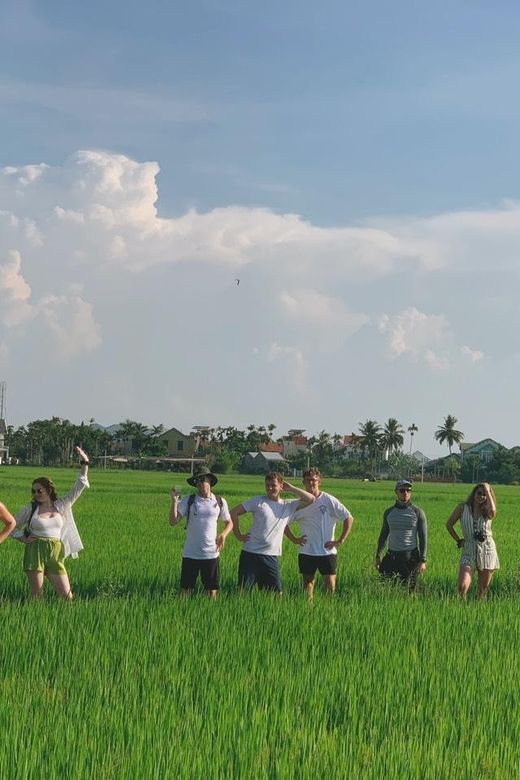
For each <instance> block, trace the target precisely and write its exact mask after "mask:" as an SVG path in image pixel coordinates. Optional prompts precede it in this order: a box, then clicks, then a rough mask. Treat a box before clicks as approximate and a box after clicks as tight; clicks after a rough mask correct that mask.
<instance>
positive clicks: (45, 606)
mask: <svg viewBox="0 0 520 780" xmlns="http://www.w3.org/2000/svg"><path fill="white" fill-rule="evenodd" d="M38 475H39V471H38V472H37V471H35V470H31V469H28V468H27V469H22V468H20V469H14V468H4V469H3V470H1V471H0V486H1V491H0V499H1V500H3V501H4V502H5V503H6V504H8V506H9V507H10V508H11V509H15V508H17V507H18V506H20V505H22V504H23V503H25V502H26V501H27V500H28V488H29V487H30V483H31V480H32V479H33V478H34V477H35V476H38ZM51 476H53V478H55V481H56V482H57V484H58V487H59V489H60V492H65V490H66V489H67V488H68V487H69V485H70V483H71V482H72V481H73V479H74V472H71V471H66V470H63V471H55V472H54V473H51ZM91 482H92V488H91V490H90V491H87V492H86V493H85V494H84V495H83V496H82V498H81V499H80V500H79V501H78V503H77V504H76V508H75V516H76V520H77V523H78V526H79V528H80V532H81V534H82V537H83V540H84V543H85V551H84V552H83V553H81V555H80V558H79V560H78V561H72V562H70V565H69V566H68V568H69V574H70V577H71V580H72V584H73V589H74V591H75V593H76V600H75V601H74V602H73V603H72V604H70V605H69V604H64V603H62V602H60V601H58V600H57V599H56V598H54V597H53V596H52V594H51V593H50V592H49V594H48V598H47V600H46V601H45V602H43V603H32V602H29V601H27V600H26V598H25V596H26V584H25V575H24V574H23V572H22V571H21V558H22V554H23V548H22V546H21V545H20V544H18V543H15V542H13V541H8V542H7V543H6V544H5V545H4V546H2V547H0V560H1V562H2V577H1V581H0V592H1V598H2V602H1V606H0V622H1V630H2V642H1V643H0V691H1V695H0V718H1V722H2V724H3V726H4V734H3V740H2V746H1V747H0V777H9V778H11V777H12V778H32V777H34V778H36V777H41V776H42V775H45V776H46V777H47V778H49V779H52V778H60V780H63V778H64V777H73V778H103V779H104V778H114V779H115V778H138V777H140V778H165V777H172V778H176V777H186V778H205V779H206V780H209V779H213V778H219V779H220V778H226V779H227V778H230V777H239V778H260V779H262V780H263V779H264V778H265V779H266V780H267V779H269V780H271V779H273V780H274V779H275V778H276V779H278V778H281V779H285V778H287V779H289V778H304V779H306V778H311V777H312V778H315V777H317V776H329V777H353V778H362V779H364V778H367V779H368V778H370V779H372V778H374V780H375V779H376V778H377V779H378V780H379V778H381V777H385V778H390V779H392V780H393V779H394V778H395V780H402V779H403V778H415V777H421V778H426V780H439V779H443V778H447V779H448V778H450V780H451V778H454V777H456V778H462V779H463V780H465V779H466V778H467V780H470V779H471V780H475V779H476V778H477V779H478V778H494V779H498V778H500V779H502V778H504V780H505V779H506V778H507V780H509V779H510V778H514V777H517V776H518V768H519V747H518V746H519V744H520V739H519V737H520V734H519V730H520V720H519V718H518V716H517V715H516V701H517V699H518V694H519V690H518V688H519V685H518V681H517V675H516V674H515V673H514V670H515V668H516V656H517V646H518V641H519V638H520V637H519V633H520V624H519V620H518V607H519V604H518V595H517V591H516V580H517V561H518V556H519V555H520V545H519V544H518V539H517V534H516V528H515V525H516V518H515V514H516V513H515V506H516V502H517V498H516V496H517V490H515V489H514V488H498V489H497V498H498V506H499V513H498V516H497V518H496V521H495V536H496V539H497V546H498V551H499V556H500V559H501V564H502V568H501V570H500V572H498V574H497V575H496V578H495V579H494V580H493V583H492V586H491V588H492V590H491V595H490V598H489V600H488V602H487V603H479V602H477V601H476V600H475V599H473V598H470V599H469V600H468V602H467V603H463V602H460V601H459V600H458V599H457V597H456V596H455V580H456V572H457V563H458V557H459V553H458V551H457V550H456V548H455V545H454V544H453V542H452V541H451V539H450V538H449V536H448V535H447V533H446V531H445V529H444V523H445V520H446V518H447V516H448V515H449V513H450V512H451V510H452V509H453V507H454V506H455V504H456V503H457V502H458V501H459V500H461V499H462V498H464V497H465V495H466V493H467V492H469V491H468V490H467V487H465V486H451V485H449V486H445V485H433V486H428V487H426V486H425V487H421V486H417V487H416V491H415V495H414V501H416V503H418V504H419V505H421V506H423V508H424V509H425V511H426V512H427V515H428V519H429V525H430V554H429V561H428V570H427V573H426V576H425V577H424V579H423V581H422V584H421V591H420V595H419V596H418V597H409V596H407V595H406V594H405V593H403V592H402V591H401V590H400V589H399V588H397V589H396V588H386V587H381V586H380V585H379V583H378V580H377V575H376V572H375V569H374V568H373V558H374V554H375V546H376V541H377V536H378V533H379V529H380V523H381V515H382V512H383V510H384V508H385V507H386V506H388V505H389V504H390V503H391V502H392V498H393V493H392V487H393V486H392V485H391V484H390V483H383V484H364V483H357V482H343V481H340V480H337V481H336V480H334V481H330V482H327V483H325V484H324V488H325V489H330V492H332V493H334V494H335V495H337V496H338V497H339V498H340V499H341V500H342V501H343V502H344V503H345V504H346V505H347V506H348V507H349V508H350V509H351V511H352V512H353V514H354V516H355V518H356V522H355V525H354V529H353V531H352V534H351V537H350V538H349V540H348V542H347V544H346V545H345V546H344V547H343V548H342V549H341V550H340V553H339V574H338V585H339V587H338V595H337V597H335V598H333V599H330V598H329V599H327V598H324V597H322V596H321V593H320V590H319V587H318V588H317V593H316V598H315V603H314V605H312V606H311V605H309V604H307V603H306V602H305V600H304V598H303V595H302V593H301V589H300V582H299V575H298V572H297V554H298V550H297V548H296V547H294V546H293V545H291V544H290V543H286V546H285V548H284V556H283V558H282V571H283V576H284V583H285V593H284V596H283V597H282V598H281V599H278V598H276V597H273V596H271V595H269V594H262V593H252V594H250V595H248V596H239V595H238V594H237V593H236V591H235V581H236V568H237V563H238V553H239V549H240V545H239V544H238V543H237V542H236V540H235V539H234V538H233V537H230V538H229V540H228V543H227V545H226V548H225V549H224V552H223V555H222V573H223V583H222V593H221V597H220V599H219V601H218V602H217V603H210V602H209V601H208V600H206V599H205V598H203V597H195V598H192V599H188V600H183V599H181V598H178V596H177V590H178V576H179V570H180V555H181V549H182V544H183V537H184V531H183V527H182V526H183V524H181V525H180V526H176V527H175V528H170V527H169V526H168V521H167V517H168V510H169V496H168V491H169V488H170V487H171V485H172V484H173V483H175V484H181V480H180V479H179V477H178V476H177V475H173V477H172V476H171V475H165V474H144V473H138V472H132V473H117V472H93V473H92V474H91ZM218 490H219V492H221V493H222V495H224V496H225V497H226V498H227V499H228V501H229V503H230V505H231V506H232V505H233V504H234V503H239V502H240V501H242V500H244V499H245V498H246V497H249V496H251V495H254V494H258V493H261V492H262V481H261V479H258V478H239V477H223V478H221V479H220V481H219V486H218Z"/></svg>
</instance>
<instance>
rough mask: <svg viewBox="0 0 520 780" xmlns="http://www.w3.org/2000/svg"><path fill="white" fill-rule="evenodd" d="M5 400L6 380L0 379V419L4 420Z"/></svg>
mask: <svg viewBox="0 0 520 780" xmlns="http://www.w3.org/2000/svg"><path fill="white" fill-rule="evenodd" d="M6 401H7V382H4V381H0V420H5V405H6Z"/></svg>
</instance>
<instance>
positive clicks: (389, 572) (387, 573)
mask: <svg viewBox="0 0 520 780" xmlns="http://www.w3.org/2000/svg"><path fill="white" fill-rule="evenodd" d="M420 562H421V558H420V555H419V550H418V549H417V548H415V550H410V551H403V552H401V551H399V552H397V551H392V550H388V552H387V554H386V555H385V557H384V558H383V560H382V561H381V566H380V567H379V573H380V574H381V576H382V577H384V578H385V579H390V578H392V577H395V578H396V579H398V580H400V581H401V582H404V583H407V584H408V585H409V586H410V587H415V585H416V580H417V577H416V570H417V567H418V565H419V563H420Z"/></svg>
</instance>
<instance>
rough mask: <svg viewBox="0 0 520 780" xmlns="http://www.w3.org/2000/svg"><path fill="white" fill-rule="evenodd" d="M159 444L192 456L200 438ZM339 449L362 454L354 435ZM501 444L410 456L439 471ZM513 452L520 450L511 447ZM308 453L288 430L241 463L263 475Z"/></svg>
mask: <svg viewBox="0 0 520 780" xmlns="http://www.w3.org/2000/svg"><path fill="white" fill-rule="evenodd" d="M158 439H159V440H161V441H166V442H167V445H168V456H169V457H175V456H178V457H192V456H194V455H195V454H196V452H197V448H198V446H199V442H200V435H198V434H197V433H195V435H194V434H190V435H186V434H184V433H182V432H181V431H180V430H179V429H178V428H170V430H168V431H165V432H164V433H163V434H161V436H159V437H158ZM333 446H334V447H336V448H337V449H341V450H342V453H343V456H344V457H345V458H348V459H350V458H360V457H362V456H363V454H364V453H363V451H362V450H361V449H360V447H359V446H358V445H357V444H356V443H355V438H354V436H352V435H350V436H343V437H341V439H339V440H337V441H336V442H335V444H334V445H333ZM501 446H502V445H500V444H499V442H497V441H495V440H494V439H490V438H487V439H482V440H481V441H479V442H474V443H470V442H464V443H462V444H461V445H460V451H459V452H458V453H452V454H451V455H447V456H446V457H445V458H437V459H432V458H428V457H427V456H426V455H424V454H423V453H422V452H420V451H419V450H416V451H415V452H414V453H413V457H414V458H415V459H416V460H418V461H419V463H421V465H423V466H424V467H425V468H431V469H433V470H434V469H435V468H439V467H441V466H442V465H443V464H444V463H445V462H446V460H449V458H453V457H455V458H457V460H459V461H460V462H461V463H462V462H464V461H465V460H466V459H468V458H469V457H472V456H474V457H478V458H479V460H480V461H481V462H482V463H487V462H488V461H489V460H491V458H492V457H493V455H494V454H495V452H496V451H497V450H498V449H499V448H500V447H501ZM512 449H513V450H520V447H513V448H512ZM308 450H309V440H308V437H307V436H305V433H304V431H302V430H301V429H293V430H289V431H288V432H287V434H286V435H285V436H282V438H281V439H280V440H279V441H278V442H269V443H267V444H260V445H259V447H258V451H255V452H248V453H247V455H246V457H245V464H244V465H246V466H247V468H248V469H250V470H251V471H258V472H259V473H260V472H265V471H266V470H269V469H275V468H276V464H277V463H280V462H283V461H286V460H288V459H289V458H292V457H295V456H297V455H301V454H306V453H307V452H308Z"/></svg>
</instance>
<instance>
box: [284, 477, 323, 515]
mask: <svg viewBox="0 0 520 780" xmlns="http://www.w3.org/2000/svg"><path fill="white" fill-rule="evenodd" d="M282 490H286V491H287V492H288V493H294V495H295V496H297V497H298V498H299V499H300V503H299V504H298V506H297V510H298V509H303V508H304V507H305V506H309V505H310V504H313V503H314V502H315V500H316V499H315V497H314V496H313V495H312V493H308V492H307V491H306V490H303V489H302V488H298V487H295V486H294V485H291V483H290V482H285V481H284V483H283V485H282Z"/></svg>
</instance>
